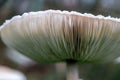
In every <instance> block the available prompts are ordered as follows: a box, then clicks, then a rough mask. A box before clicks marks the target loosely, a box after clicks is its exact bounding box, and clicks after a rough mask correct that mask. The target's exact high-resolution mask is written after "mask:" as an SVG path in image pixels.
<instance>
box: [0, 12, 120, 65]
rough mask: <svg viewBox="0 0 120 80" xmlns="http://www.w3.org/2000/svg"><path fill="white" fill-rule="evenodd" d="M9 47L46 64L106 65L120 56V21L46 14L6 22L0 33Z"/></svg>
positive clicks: (23, 16) (30, 15)
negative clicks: (68, 62) (88, 63)
mask: <svg viewBox="0 0 120 80" xmlns="http://www.w3.org/2000/svg"><path fill="white" fill-rule="evenodd" d="M0 32H1V39H2V41H3V42H4V43H5V44H6V45H7V46H9V47H11V48H13V49H15V50H17V51H19V52H20V53H22V54H24V55H26V56H28V57H30V58H32V59H33V60H35V61H38V62H43V63H49V62H50V63H52V62H61V61H75V62H80V63H82V62H84V63H85V62H91V63H99V62H100V63H101V62H102V63H103V62H108V61H112V60H113V59H115V58H117V57H118V56H120V52H119V51H120V19H117V18H111V17H110V16H108V17H104V16H101V15H98V16H94V15H92V14H87V13H84V14H81V13H78V12H75V11H72V12H68V11H60V10H46V11H39V12H29V13H24V14H23V15H22V16H15V17H13V18H12V19H11V20H7V21H6V22H5V23H4V24H3V25H2V26H1V29H0Z"/></svg>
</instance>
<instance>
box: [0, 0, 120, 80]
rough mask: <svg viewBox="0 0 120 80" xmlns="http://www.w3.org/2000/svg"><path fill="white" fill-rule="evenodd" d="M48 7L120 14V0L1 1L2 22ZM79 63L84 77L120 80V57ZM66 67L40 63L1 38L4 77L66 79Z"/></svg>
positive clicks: (0, 64)
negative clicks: (8, 46)
mask: <svg viewBox="0 0 120 80" xmlns="http://www.w3.org/2000/svg"><path fill="white" fill-rule="evenodd" d="M47 9H57V10H58V9H59V10H68V11H78V12H81V13H92V14H94V15H99V14H102V15H104V16H110V15H111V16H112V17H120V0H0V25H2V24H3V23H4V21H5V20H7V19H10V18H11V17H13V16H15V15H21V14H23V13H24V12H30V11H40V10H47ZM79 65H80V66H79V70H80V72H79V74H80V78H81V79H83V80H120V76H119V75H120V58H118V59H116V60H115V61H113V62H111V63H107V64H79ZM65 70H66V67H65V64H64V63H56V64H40V63H39V64H38V63H36V62H34V61H32V60H31V59H29V58H27V57H25V56H23V55H21V54H19V53H18V52H16V51H13V50H11V49H9V48H7V47H6V46H5V45H4V44H3V43H2V42H1V41H0V80H1V78H2V77H4V76H5V77H8V78H9V77H11V76H12V75H14V77H15V75H16V76H17V77H18V78H19V79H18V80H65V75H64V74H65ZM3 74H4V75H3ZM10 74H11V76H9V75H10ZM58 75H59V76H58ZM17 77H16V79H17ZM8 80H10V78H9V79H8ZM11 80H13V79H11Z"/></svg>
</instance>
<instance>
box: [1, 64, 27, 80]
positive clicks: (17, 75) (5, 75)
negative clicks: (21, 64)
mask: <svg viewBox="0 0 120 80" xmlns="http://www.w3.org/2000/svg"><path fill="white" fill-rule="evenodd" d="M0 80H27V79H26V77H25V75H24V74H23V73H22V72H19V71H17V70H13V69H11V68H8V67H5V66H2V65H0Z"/></svg>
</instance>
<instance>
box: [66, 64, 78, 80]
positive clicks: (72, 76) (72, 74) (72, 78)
mask: <svg viewBox="0 0 120 80" xmlns="http://www.w3.org/2000/svg"><path fill="white" fill-rule="evenodd" d="M66 80H79V71H78V65H77V64H75V63H67V79H66Z"/></svg>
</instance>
